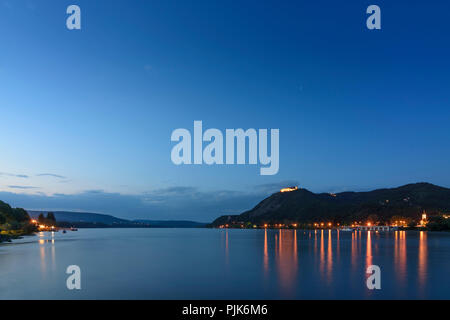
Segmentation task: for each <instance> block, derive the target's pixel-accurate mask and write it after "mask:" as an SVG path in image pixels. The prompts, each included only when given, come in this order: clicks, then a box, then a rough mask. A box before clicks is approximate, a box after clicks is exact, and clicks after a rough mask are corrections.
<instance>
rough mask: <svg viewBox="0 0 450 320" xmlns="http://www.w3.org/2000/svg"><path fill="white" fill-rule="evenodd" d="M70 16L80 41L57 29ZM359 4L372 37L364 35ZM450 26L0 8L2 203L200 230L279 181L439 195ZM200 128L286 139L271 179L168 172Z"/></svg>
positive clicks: (431, 9)
mask: <svg viewBox="0 0 450 320" xmlns="http://www.w3.org/2000/svg"><path fill="white" fill-rule="evenodd" d="M70 4H77V5H79V6H80V7H81V11H82V29H81V30H76V31H70V30H68V29H67V28H66V24H65V20H66V18H67V14H66V8H67V6H68V5H70ZM370 4H377V5H379V6H380V8H381V17H382V29H381V30H375V31H371V30H368V29H367V28H366V23H365V20H366V18H367V15H366V13H365V10H366V8H367V6H368V5H370ZM449 12H450V4H448V3H447V2H444V1H433V2H432V3H430V2H426V1H395V2H394V1H376V2H373V3H372V2H368V1H321V0H319V1H226V2H225V1H194V3H188V2H186V1H100V0H90V1H82V0H73V1H63V0H59V1H50V0H48V1H47V0H46V1H32V0H23V1H22V0H14V1H12V0H0V38H1V39H2V49H1V50H0V108H1V119H2V122H1V138H0V148H1V150H2V151H3V152H2V156H1V157H0V191H1V193H0V199H2V200H5V201H9V202H10V203H11V204H12V205H14V206H23V207H26V208H29V209H70V210H85V211H95V212H107V213H113V214H115V215H117V216H120V217H132V218H134V217H137V218H158V219H163V218H167V219H172V218H185V219H197V220H203V221H207V220H210V219H212V218H214V217H215V216H217V215H220V214H222V213H239V212H241V211H243V210H246V209H249V208H251V207H252V206H254V205H255V204H256V203H257V202H258V201H259V200H260V199H261V198H262V197H264V196H266V195H267V194H268V193H270V192H274V191H276V190H277V188H279V187H280V186H283V185H285V184H288V183H296V184H299V185H301V186H303V187H306V188H308V189H310V190H312V191H316V192H323V191H343V190H350V189H351V190H367V189H371V188H377V187H390V186H398V185H402V184H406V183H411V182H418V181H427V182H431V183H435V184H439V185H442V186H446V187H450V170H448V163H449V160H448V159H449V157H450V148H449V144H450V142H449V141H450V131H449V129H448V123H449V121H450V108H449V106H450V90H449V88H450V78H449V76H448V75H449V71H450V59H449V58H448V57H449V56H450V43H449V41H448V35H449V31H450V25H449V23H448V13H449ZM194 120H202V121H203V126H204V127H205V128H218V129H221V130H223V131H224V130H225V129H226V128H244V129H247V128H269V129H270V128H279V129H280V170H279V173H278V174H277V175H274V176H261V175H259V165H253V166H249V165H247V166H236V165H235V166H207V165H201V166H175V165H174V164H173V163H172V162H171V160H170V151H171V148H172V147H173V145H174V144H173V143H171V141H170V135H171V132H172V131H173V130H174V129H176V128H187V129H190V130H192V128H193V121H194ZM113 203H114V205H112V204H113ZM186 207H189V209H186Z"/></svg>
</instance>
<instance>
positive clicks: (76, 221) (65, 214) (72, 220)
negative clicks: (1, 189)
mask: <svg viewBox="0 0 450 320" xmlns="http://www.w3.org/2000/svg"><path fill="white" fill-rule="evenodd" d="M27 211H28V213H29V215H30V216H31V217H32V218H33V219H37V217H38V216H39V214H41V213H43V214H44V215H46V214H47V213H48V212H53V213H54V214H55V218H56V221H57V223H58V224H61V223H64V226H66V224H68V225H73V226H76V227H80V228H82V227H90V228H92V227H105V228H107V227H109V228H111V227H119V228H128V227H131V228H138V227H147V228H201V227H204V226H205V225H206V223H201V222H195V221H184V220H144V219H142V220H127V219H121V218H116V217H114V216H112V215H108V214H101V213H92V212H73V211H37V210H27Z"/></svg>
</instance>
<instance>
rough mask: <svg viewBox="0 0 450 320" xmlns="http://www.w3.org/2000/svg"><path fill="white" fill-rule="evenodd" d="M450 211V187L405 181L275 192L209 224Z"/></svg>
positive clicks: (414, 216)
mask: <svg viewBox="0 0 450 320" xmlns="http://www.w3.org/2000/svg"><path fill="white" fill-rule="evenodd" d="M423 210H426V211H427V213H428V214H431V215H433V214H437V213H440V212H448V211H450V189H447V188H444V187H439V186H436V185H433V184H430V183H415V184H408V185H404V186H401V187H398V188H391V189H377V190H373V191H369V192H342V193H337V194H329V193H313V192H311V191H308V190H306V189H298V190H295V191H291V192H277V193H275V194H272V195H271V196H270V197H268V198H266V199H264V200H263V201H261V202H260V203H259V204H257V205H256V206H255V207H254V208H253V209H251V210H249V211H246V212H244V213H242V214H240V215H235V216H222V217H219V218H217V219H216V220H215V221H214V222H213V223H212V226H219V225H222V224H226V223H232V222H238V221H239V222H250V223H290V222H300V223H311V222H320V221H333V222H344V223H346V222H351V221H360V220H362V219H366V218H367V217H368V216H369V215H376V216H377V217H378V218H379V220H380V221H387V220H389V219H390V218H391V217H393V216H402V217H409V218H412V219H417V218H418V217H419V216H420V213H421V212H422V211H423Z"/></svg>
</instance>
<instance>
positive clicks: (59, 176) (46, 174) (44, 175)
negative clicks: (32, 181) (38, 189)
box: [36, 173, 67, 179]
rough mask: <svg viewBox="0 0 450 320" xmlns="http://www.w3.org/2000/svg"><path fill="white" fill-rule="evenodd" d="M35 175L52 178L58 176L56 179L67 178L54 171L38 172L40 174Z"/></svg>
mask: <svg viewBox="0 0 450 320" xmlns="http://www.w3.org/2000/svg"><path fill="white" fill-rule="evenodd" d="M36 176H38V177H53V178H58V179H67V178H66V177H64V176H61V175H59V174H54V173H40V174H37V175H36Z"/></svg>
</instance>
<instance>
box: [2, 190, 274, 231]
mask: <svg viewBox="0 0 450 320" xmlns="http://www.w3.org/2000/svg"><path fill="white" fill-rule="evenodd" d="M15 187H17V188H23V187H20V186H15ZM266 196H267V193H266V192H262V191H260V190H259V189H258V188H251V191H246V192H240V191H233V190H219V191H202V190H199V189H198V188H195V187H189V186H177V187H170V188H162V189H156V190H152V191H149V192H146V193H144V194H139V195H128V194H120V193H112V192H105V191H102V190H86V191H83V192H80V193H77V194H54V195H51V196H47V195H44V194H41V193H35V194H24V193H13V192H0V200H2V201H5V202H8V203H9V204H10V205H12V206H14V207H21V208H25V209H30V210H31V209H34V210H53V211H58V210H67V211H86V212H96V213H105V214H111V215H114V216H116V217H120V218H125V219H156V220H196V221H201V222H211V221H213V220H214V219H215V218H217V217H219V216H221V215H228V214H240V213H242V212H244V211H246V210H249V209H251V208H253V207H254V206H255V205H256V204H257V203H258V202H260V201H261V200H263V199H264V198H265V197H266Z"/></svg>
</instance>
